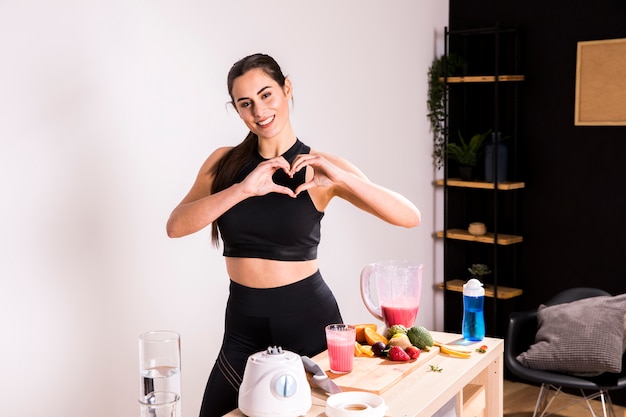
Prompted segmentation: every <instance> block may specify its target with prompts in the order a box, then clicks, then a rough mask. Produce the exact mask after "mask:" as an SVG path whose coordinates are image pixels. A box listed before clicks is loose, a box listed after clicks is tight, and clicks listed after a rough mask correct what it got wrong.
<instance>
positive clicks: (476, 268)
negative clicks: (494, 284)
mask: <svg viewBox="0 0 626 417" xmlns="http://www.w3.org/2000/svg"><path fill="white" fill-rule="evenodd" d="M467 270H468V271H469V272H470V274H472V275H471V277H472V278H477V279H478V280H479V281H481V282H482V277H483V276H484V275H489V274H491V270H490V269H489V267H488V266H487V265H485V264H472V266H471V267H469V268H467Z"/></svg>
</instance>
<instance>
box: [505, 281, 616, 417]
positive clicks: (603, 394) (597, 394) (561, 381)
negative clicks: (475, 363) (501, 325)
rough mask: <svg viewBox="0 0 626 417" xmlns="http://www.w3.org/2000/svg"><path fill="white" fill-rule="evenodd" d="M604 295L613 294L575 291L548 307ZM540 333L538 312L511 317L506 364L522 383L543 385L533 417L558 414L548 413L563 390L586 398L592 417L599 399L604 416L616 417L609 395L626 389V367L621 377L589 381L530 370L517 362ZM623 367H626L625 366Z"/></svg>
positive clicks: (558, 297)
mask: <svg viewBox="0 0 626 417" xmlns="http://www.w3.org/2000/svg"><path fill="white" fill-rule="evenodd" d="M602 295H610V294H609V293H607V292H606V291H603V290H600V289H597V288H571V289H568V290H565V291H562V292H560V293H558V294H556V295H555V296H554V297H552V298H551V299H550V300H549V301H548V302H546V303H545V305H546V306H551V305H555V304H562V303H568V302H571V301H576V300H580V299H583V298H589V297H597V296H602ZM536 332H537V310H536V309H535V310H531V311H524V312H514V313H512V314H511V316H510V320H509V328H508V331H507V337H506V339H505V347H504V361H505V364H506V367H507V369H509V371H511V373H512V374H513V375H515V376H517V377H519V378H521V379H522V380H526V381H531V382H535V383H540V384H541V389H540V391H539V396H538V398H537V403H536V405H535V412H534V414H533V416H545V415H548V414H551V413H553V412H556V411H558V410H554V411H550V413H548V409H549V407H550V405H551V404H552V402H553V400H554V398H556V397H557V396H558V394H559V393H561V392H562V389H563V388H566V389H575V390H576V389H577V390H580V393H581V394H582V398H581V399H580V401H585V402H586V403H587V407H588V408H589V410H590V411H591V414H592V415H595V414H594V412H593V411H592V409H591V405H590V403H589V400H592V399H596V398H599V399H600V401H601V403H602V410H603V413H604V416H605V417H606V416H610V415H611V416H615V412H614V410H613V404H612V402H611V397H610V396H609V391H612V390H617V389H622V388H626V367H625V366H622V373H621V374H613V373H604V374H602V375H599V376H597V377H588V378H587V377H578V376H573V375H566V374H561V373H556V372H551V371H544V370H536V369H530V368H527V367H525V366H523V365H522V364H521V363H519V362H518V361H517V359H516V358H517V356H518V355H519V354H520V353H522V352H525V351H527V350H528V348H529V347H530V346H531V345H532V344H534V343H535V333H536ZM622 363H623V364H624V362H622ZM575 402H577V401H575ZM575 402H574V403H575ZM571 405H572V403H570V404H568V405H566V406H565V407H561V409H562V408H566V407H569V406H571Z"/></svg>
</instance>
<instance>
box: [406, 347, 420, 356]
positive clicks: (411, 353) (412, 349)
mask: <svg viewBox="0 0 626 417" xmlns="http://www.w3.org/2000/svg"><path fill="white" fill-rule="evenodd" d="M404 351H405V352H406V354H407V355H409V358H411V359H417V358H419V356H420V353H422V351H421V350H419V348H418V347H416V346H409V347H408V348H406V349H404Z"/></svg>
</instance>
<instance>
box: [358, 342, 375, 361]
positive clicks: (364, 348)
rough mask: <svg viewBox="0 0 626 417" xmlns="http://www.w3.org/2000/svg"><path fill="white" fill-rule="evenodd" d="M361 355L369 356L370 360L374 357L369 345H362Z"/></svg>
mask: <svg viewBox="0 0 626 417" xmlns="http://www.w3.org/2000/svg"><path fill="white" fill-rule="evenodd" d="M361 353H362V354H363V355H365V356H369V357H370V358H373V357H374V351H373V350H372V347H371V346H370V345H362V346H361Z"/></svg>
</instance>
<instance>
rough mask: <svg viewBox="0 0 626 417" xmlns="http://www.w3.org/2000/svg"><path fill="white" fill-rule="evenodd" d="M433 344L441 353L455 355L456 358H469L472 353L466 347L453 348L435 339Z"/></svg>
mask: <svg viewBox="0 0 626 417" xmlns="http://www.w3.org/2000/svg"><path fill="white" fill-rule="evenodd" d="M433 345H434V346H438V347H439V350H440V351H441V353H445V354H446V355H450V356H456V357H457V358H463V359H469V358H471V356H472V353H471V352H470V351H469V350H466V349H458V348H454V347H452V346H450V345H444V344H443V343H441V342H437V341H435V342H434V343H433Z"/></svg>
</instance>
